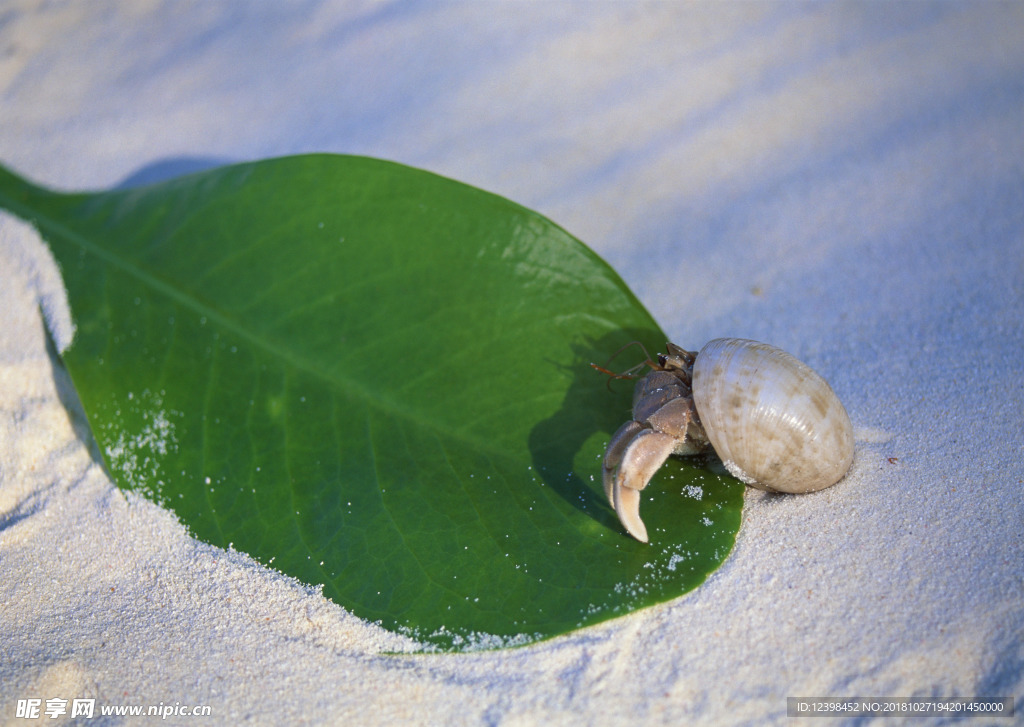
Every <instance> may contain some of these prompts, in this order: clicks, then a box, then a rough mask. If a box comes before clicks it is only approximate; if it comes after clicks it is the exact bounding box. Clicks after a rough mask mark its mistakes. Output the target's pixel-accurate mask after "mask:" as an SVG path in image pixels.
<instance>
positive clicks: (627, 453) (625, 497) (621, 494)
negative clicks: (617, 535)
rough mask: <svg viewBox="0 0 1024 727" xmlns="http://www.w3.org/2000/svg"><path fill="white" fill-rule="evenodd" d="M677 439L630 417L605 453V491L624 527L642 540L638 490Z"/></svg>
mask: <svg viewBox="0 0 1024 727" xmlns="http://www.w3.org/2000/svg"><path fill="white" fill-rule="evenodd" d="M676 444H677V440H676V438H675V437H671V436H669V435H667V434H663V433H661V432H657V431H655V430H653V429H651V428H649V427H645V426H644V425H643V424H640V423H639V422H637V421H629V422H626V423H625V424H623V425H622V426H621V427H619V430H618V431H617V432H615V434H614V435H613V436H612V438H611V441H610V442H609V443H608V449H607V451H606V453H605V456H604V471H603V479H604V493H605V495H606V496H607V497H608V500H609V502H611V503H612V507H613V508H614V509H615V514H616V515H618V516H619V521H620V522H621V523H622V525H623V527H625V528H626V531H627V532H628V533H629V534H630V535H632V536H633V537H634V538H636V539H637V540H639V541H640V542H641V543H646V542H647V528H646V527H645V526H644V522H643V520H641V519H640V491H641V490H642V489H644V488H645V487H647V483H648V482H649V481H650V479H651V477H653V476H654V473H655V472H657V471H658V469H659V468H660V467H661V466H662V465H663V464H665V460H666V459H668V456H669V455H670V454H672V450H673V449H674V448H675V446H676Z"/></svg>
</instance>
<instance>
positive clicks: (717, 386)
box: [594, 338, 853, 543]
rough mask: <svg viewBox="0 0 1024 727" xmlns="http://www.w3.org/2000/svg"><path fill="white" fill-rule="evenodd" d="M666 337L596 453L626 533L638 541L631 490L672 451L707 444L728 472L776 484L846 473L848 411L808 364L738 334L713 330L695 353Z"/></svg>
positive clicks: (794, 488)
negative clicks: (629, 411) (622, 417)
mask: <svg viewBox="0 0 1024 727" xmlns="http://www.w3.org/2000/svg"><path fill="white" fill-rule="evenodd" d="M666 345H667V351H668V352H667V353H665V354H659V355H658V357H657V360H651V359H650V357H648V359H647V360H646V361H645V362H644V363H643V364H641V366H648V367H650V369H651V371H650V372H649V373H648V374H647V375H646V376H644V377H643V378H642V379H640V380H639V381H638V382H637V384H636V388H635V389H634V391H633V419H632V420H631V421H628V422H626V423H625V424H623V425H622V426H621V427H620V428H619V430H618V431H617V432H615V434H614V435H612V438H611V440H610V441H609V442H608V449H607V450H606V452H605V456H604V466H603V475H604V491H605V495H607V496H608V500H609V501H610V502H611V504H612V507H613V508H614V509H615V512H616V514H617V515H618V516H619V520H620V521H621V522H622V525H623V526H624V527H625V528H626V531H627V532H629V534H630V535H632V536H633V537H634V538H636V539H637V540H639V541H641V542H644V543H646V542H647V528H646V527H645V526H644V523H643V520H641V519H640V491H641V490H643V489H644V488H645V487H646V486H647V483H648V482H649V481H650V479H651V477H652V476H653V475H654V473H655V472H656V471H657V470H658V469H659V468H660V467H661V466H662V465H663V464H664V463H665V460H666V459H668V457H669V455H672V454H675V455H691V454H698V453H701V452H704V451H707V450H708V449H714V451H715V453H716V454H717V455H718V456H719V457H720V458H721V460H722V463H723V464H724V465H725V467H726V469H728V470H729V472H730V473H732V474H733V475H734V476H735V477H737V478H739V479H740V480H742V481H743V482H745V483H746V484H748V485H752V486H754V487H758V488H761V489H765V490H775V491H778V492H793V493H795V492H813V491H815V490H821V489H823V488H825V487H829V486H831V485H834V484H835V483H836V482H838V481H839V480H840V479H842V477H843V475H845V474H846V471H847V470H848V469H849V468H850V463H851V462H852V461H853V428H852V426H851V424H850V417H849V415H848V414H847V413H846V409H845V408H843V405H842V403H840V401H839V399H838V398H837V397H836V395H835V393H834V392H833V391H832V388H831V387H830V386H829V385H828V383H827V382H826V381H825V380H824V379H823V378H821V376H819V375H818V374H817V373H816V372H815V371H814V370H813V369H811V368H810V367H809V366H807V365H806V364H804V363H802V362H801V361H798V360H797V359H796V358H794V357H793V356H791V355H790V354H788V353H786V352H785V351H783V350H782V349H779V348H776V347H775V346H770V345H768V344H766V343H759V342H757V341H750V340H746V339H742V338H716V339H715V340H713V341H710V342H709V343H708V344H707V345H706V346H704V348H702V349H701V350H700V352H699V353H695V352H692V351H686V350H684V349H682V348H680V347H679V346H677V345H675V344H674V343H669V344H666ZM594 368H596V369H598V370H600V371H603V372H605V373H611V372H609V371H608V370H607V369H605V368H602V367H600V366H595V367H594ZM637 368H639V367H637ZM613 375H614V376H615V377H617V378H633V375H632V374H631V373H630V372H626V373H625V374H613Z"/></svg>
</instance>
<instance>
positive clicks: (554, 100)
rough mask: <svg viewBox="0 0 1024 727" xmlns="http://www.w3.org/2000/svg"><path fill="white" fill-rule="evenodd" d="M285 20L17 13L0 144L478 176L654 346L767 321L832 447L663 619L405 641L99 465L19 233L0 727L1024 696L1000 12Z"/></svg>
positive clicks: (1018, 210)
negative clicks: (117, 711)
mask: <svg viewBox="0 0 1024 727" xmlns="http://www.w3.org/2000/svg"><path fill="white" fill-rule="evenodd" d="M250 5H253V6H255V9H254V10H246V9H245V8H248V7H249V6H250ZM278 6H279V4H278V3H270V2H267V3H251V4H250V3H242V2H239V3H217V2H204V3H197V4H195V5H185V4H184V3H179V2H166V3H165V2H159V1H157V0H153V1H151V2H138V1H137V0H131V1H128V0H125V2H122V3H116V2H92V1H91V0H90V1H89V2H84V1H83V2H72V3H56V4H42V3H38V2H30V1H28V0H13V1H12V0H7V1H6V2H4V3H3V4H2V6H0V160H2V161H3V163H5V164H7V165H9V166H11V167H13V168H14V169H16V170H18V171H20V172H21V173H23V174H26V175H28V176H29V177H30V178H32V179H35V180H37V181H39V182H42V183H45V184H48V185H51V186H55V187H60V188H67V189H73V188H103V187H108V186H112V185H116V184H118V183H120V182H121V181H123V180H125V179H126V178H128V177H130V176H132V175H136V174H138V173H139V172H140V171H142V172H143V176H147V175H148V178H152V177H153V169H151V168H150V169H149V170H148V171H147V170H146V168H147V167H148V166H149V165H152V164H157V163H159V164H160V166H159V168H158V169H157V170H156V172H160V171H163V172H167V171H168V170H169V171H171V172H174V171H189V170H190V169H192V168H194V167H195V165H196V164H197V163H206V164H208V163H211V162H223V161H236V160H245V159H257V158H263V157H267V156H273V155H280V154H290V153H297V152H305V151H334V152H346V153H361V154H370V155H374V156H379V157H384V158H390V159H395V160H398V161H402V162H405V163H408V164H412V165H415V166H421V167H425V168H428V169H431V170H434V171H437V172H440V173H443V174H446V175H448V176H452V177H454V178H456V179H460V180H463V181H466V182H469V183H472V184H476V185H478V186H481V187H484V188H486V189H489V190H492V191H495V192H498V193H500V194H503V195H505V196H508V197H510V198H512V199H515V200H517V201H519V202H521V203H523V204H525V205H527V206H530V207H533V208H535V209H538V210H539V211H541V212H544V213H545V214H547V215H548V216H550V217H551V218H553V219H554V220H556V221H558V222H559V223H561V224H562V225H563V226H565V227H566V228H567V229H569V230H570V231H572V232H573V233H574V234H575V235H577V236H578V237H580V238H581V239H583V240H585V241H586V242H587V243H588V244H590V245H591V246H592V247H593V248H594V249H595V250H597V251H598V252H599V253H600V254H602V255H603V256H605V257H606V259H608V260H609V261H610V262H611V263H612V264H613V265H615V266H616V268H617V269H618V270H619V271H620V272H621V274H622V275H623V276H624V277H625V278H626V280H627V282H628V283H629V284H630V285H631V286H632V287H633V289H634V290H635V291H636V292H637V294H638V295H639V297H640V298H641V299H642V300H643V301H644V302H645V304H646V305H647V306H648V307H649V308H650V309H651V311H652V312H653V313H654V314H655V316H656V317H657V318H658V320H659V321H660V322H661V323H662V325H663V326H664V327H665V329H666V330H667V331H669V332H670V334H671V335H672V336H673V338H674V339H675V340H676V341H677V342H678V343H680V344H683V345H687V346H699V345H701V344H702V343H703V342H704V341H705V340H707V339H709V338H713V337H716V336H720V335H736V336H743V337H751V338H757V339H761V340H765V341H769V342H772V343H774V344H776V345H779V346H782V347H783V348H786V349H787V350H790V351H791V352H792V353H794V354H795V355H797V356H798V357H800V358H802V359H804V360H806V361H807V362H808V363H810V364H811V365H812V366H814V367H815V368H817V369H818V370H819V371H821V372H822V373H823V374H824V375H825V376H826V378H828V379H829V380H830V381H831V383H832V384H833V387H834V388H835V390H836V392H837V393H838V394H839V395H840V397H841V399H842V400H843V401H844V402H845V403H846V405H847V407H848V409H849V411H850V414H851V416H852V418H853V420H854V423H855V426H856V427H857V436H858V444H857V455H856V460H855V463H854V467H853V470H852V472H851V474H850V475H849V476H848V477H847V479H846V480H844V481H843V482H842V483H841V484H840V485H839V486H837V487H835V488H832V489H831V490H827V491H825V492H823V493H820V494H817V495H813V496H806V497H786V498H771V497H767V496H764V495H762V494H759V493H756V492H754V491H750V492H748V495H747V505H746V509H745V512H744V522H743V526H742V529H741V531H740V534H739V538H738V542H737V546H736V549H735V551H734V552H733V554H732V555H731V557H730V558H729V559H728V561H727V562H726V564H725V565H724V566H723V567H722V568H721V569H720V570H719V571H717V572H716V573H715V574H714V575H713V576H712V577H711V578H710V580H709V581H708V582H707V583H706V584H705V585H704V586H702V587H701V588H699V589H698V590H696V591H695V592H693V593H691V594H690V595H688V596H686V597H684V598H680V599H678V600H676V601H674V602H671V603H667V604H664V605H661V606H658V607H655V608H651V609H648V610H645V611H643V612H640V613H636V614H633V615H630V616H627V617H624V618H620V619H617V620H614V621H611V622H608V623H606V624H603V625H600V626H597V627H593V628H590V629H586V630H583V631H580V632H577V633H573V634H569V635H567V636H564V637H561V638H558V639H555V640H552V641H549V642H546V643H542V644H539V645H535V646H532V647H528V648H523V649H518V650H512V651H503V652H487V653H479V654H472V655H457V656H429V657H423V656H408V655H404V656H403V655H399V656H395V655H388V654H386V653H383V652H386V651H390V650H401V649H403V648H405V647H406V646H407V644H405V642H403V641H402V640H401V639H399V638H398V637H395V636H393V635H391V634H388V633H386V632H382V631H380V630H379V629H377V628H375V627H373V626H371V625H368V624H366V623H364V622H362V621H360V620H359V619H357V618H355V617H354V616H352V615H350V614H348V613H346V612H345V611H343V610H342V609H341V608H339V607H337V606H335V605H334V604H332V603H331V602H329V601H327V600H325V599H323V598H322V597H320V596H319V595H318V593H317V592H316V591H315V590H313V589H309V588H305V587H303V586H300V585H299V584H297V583H295V582H294V581H291V580H288V579H286V578H283V577H281V576H280V575H277V574H275V573H273V572H270V571H268V570H266V569H264V568H262V567H260V566H258V565H257V564H255V563H253V562H252V561H251V560H249V559H248V558H247V557H245V556H244V555H242V554H239V553H235V552H224V551H221V550H218V549H215V548H211V547H209V546H206V545H204V544H201V543H198V542H196V541H194V540H192V539H190V538H189V537H188V536H187V535H186V534H185V531H184V529H183V527H181V526H180V525H179V524H178V523H177V521H176V520H175V518H174V517H173V516H172V515H171V514H170V513H168V512H166V511H164V510H161V509H160V508H158V507H157V506H155V505H152V504H149V503H148V502H146V501H143V500H140V499H138V498H136V497H133V496H130V495H129V496H125V495H123V494H121V493H120V492H119V491H118V490H116V489H115V488H114V486H113V485H112V484H111V483H110V481H109V480H108V479H107V478H106V476H105V475H104V474H103V472H102V471H101V470H100V469H99V468H97V467H96V466H95V465H93V464H92V461H91V459H90V456H89V452H88V449H87V447H88V446H89V445H88V444H87V442H89V441H90V440H89V436H88V434H87V428H86V426H85V424H84V422H83V421H82V420H81V419H80V414H78V413H76V412H77V409H76V404H75V403H74V400H73V396H74V395H73V393H72V392H73V389H72V387H71V386H70V384H69V381H68V379H67V377H66V375H65V374H64V373H63V371H62V370H61V369H60V368H59V367H55V365H54V358H53V357H52V354H51V353H50V352H49V351H48V349H47V344H46V339H45V335H44V332H43V330H44V329H43V322H42V321H43V318H42V316H41V314H40V306H42V307H43V308H44V309H45V310H47V311H48V312H49V313H50V314H51V316H52V317H53V320H55V321H56V322H57V323H56V325H57V332H56V334H55V335H57V336H58V337H64V336H66V335H67V333H68V323H67V320H66V319H63V322H61V321H62V319H61V317H60V316H61V311H62V310H63V309H62V301H61V286H60V282H59V276H58V273H57V271H56V269H55V267H54V266H53V264H52V263H51V262H50V261H49V259H48V257H47V255H46V253H45V248H43V247H42V246H41V245H40V244H39V243H38V241H37V240H36V238H35V237H34V235H33V233H32V232H31V231H30V230H28V229H27V228H26V227H25V226H23V225H21V224H20V223H17V222H13V221H12V220H11V218H9V217H6V216H5V217H3V218H2V219H0V723H13V724H24V723H25V721H24V720H18V719H17V718H16V717H15V716H14V715H15V705H16V702H17V700H18V699H24V698H28V697H39V698H43V699H46V698H51V697H59V698H64V699H69V700H70V699H73V698H76V697H95V698H97V703H98V704H107V705H118V704H142V705H149V704H159V703H163V704H167V705H170V704H174V703H181V704H189V705H192V704H202V705H210V707H211V709H212V712H213V717H212V719H211V718H207V719H205V720H201V723H202V724H232V723H237V722H240V721H248V722H250V723H256V724H323V723H337V724H359V725H366V724H392V723H396V722H398V721H399V720H401V721H403V722H408V723H415V724H502V725H519V724H523V725H527V724H641V723H642V724H784V723H788V722H789V720H787V718H786V697H787V696H932V697H957V696H959V697H970V696H975V695H980V696H990V697H992V696H1013V697H1016V699H1017V701H1018V708H1019V707H1020V706H1022V705H1020V702H1021V700H1022V699H1024V575H1022V573H1024V569H1022V561H1024V558H1022V556H1024V447H1022V442H1024V383H1022V373H1024V354H1022V349H1024V323H1022V321H1024V121H1022V120H1024V82H1022V80H1021V79H1024V43H1022V42H1021V39H1022V38H1024V6H1022V5H1020V4H997V3H968V4H955V3H941V4H926V3H913V4H909V3H908V4H891V5H882V4H878V5H871V6H865V5H858V4H853V5H831V4H829V5H778V4H767V3H759V4H724V5H714V6H711V5H682V4H670V3H663V4H655V5H632V4H596V5H590V4H587V5H575V4H528V5H520V4H515V5H512V4H504V3H482V4H480V5H474V4H469V3H466V4H437V5H406V4H403V3H393V4H392V3H366V4H352V3H344V4H342V3H338V4H332V5H324V4H317V3H293V4H289V5H287V6H285V5H284V4H280V8H279V9H278ZM65 313H66V312H65ZM44 706H45V703H44ZM42 721H43V722H45V723H47V724H59V723H61V721H62V720H61V719H48V718H44V719H43V720H42ZM151 721H152V720H150V721H149V722H151ZM94 722H95V723H103V724H118V723H119V722H118V721H117V720H113V719H109V720H107V721H105V722H100V721H99V719H98V718H97V719H95V720H93V721H89V720H83V721H82V722H81V723H82V724H92V723H94ZM149 722H146V723H149ZM166 723H168V724H172V723H177V724H196V723H197V721H196V719H195V718H193V719H189V718H182V717H179V718H177V719H168V720H166ZM924 723H926V722H914V724H924ZM969 723H978V724H981V723H982V722H980V721H971V722H969ZM1004 723H1005V724H1008V723H1009V721H1008V720H1002V721H1001V722H998V724H1004ZM828 724H842V721H841V720H839V721H828Z"/></svg>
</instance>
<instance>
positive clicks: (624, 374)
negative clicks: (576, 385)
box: [590, 341, 661, 389]
mask: <svg viewBox="0 0 1024 727" xmlns="http://www.w3.org/2000/svg"><path fill="white" fill-rule="evenodd" d="M630 346H639V347H640V350H641V351H643V352H644V360H643V361H641V362H640V363H638V364H636V365H635V366H630V367H629V368H628V369H626V370H625V371H618V372H616V371H612V370H611V369H610V368H608V367H609V366H610V365H611V363H612V361H614V360H615V358H616V357H617V356H618V355H619V354H620V353H622V352H623V351H625V350H626V349H627V348H629V347H630ZM644 366H650V367H651V368H652V369H656V368H661V366H659V364H657V363H655V361H654V360H653V359H652V358H651V354H649V353H648V352H647V349H646V348H644V344H642V343H640V341H630V342H629V343H627V344H626V345H625V346H622V347H621V348H620V349H619V350H618V351H616V352H615V353H613V354H612V355H611V356H609V357H608V360H607V361H605V363H604V366H598V365H597V364H596V363H592V364H590V368H592V369H594V370H595V371H598V372H600V373H602V374H604V375H605V376H607V377H608V381H607V383H606V385H607V387H608V388H609V389H611V386H612V381H616V380H618V379H635V378H636V377H637V373H636V372H637V371H639V370H640V369H642V368H643V367H644Z"/></svg>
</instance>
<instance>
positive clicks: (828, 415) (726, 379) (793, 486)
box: [693, 338, 853, 492]
mask: <svg viewBox="0 0 1024 727" xmlns="http://www.w3.org/2000/svg"><path fill="white" fill-rule="evenodd" d="M693 400H694V405H695V406H696V409H697V414H698V416H699V417H700V421H701V424H703V426H704V430H705V432H706V434H707V437H708V439H709V440H710V442H711V445H712V446H713V447H714V449H715V452H716V453H717V454H718V456H719V457H720V458H721V459H722V462H723V463H724V464H725V466H726V468H727V469H728V470H729V472H731V473H732V474H733V475H734V476H735V477H737V478H739V479H740V480H742V481H743V482H745V483H747V484H748V485H753V486H754V487H759V488H761V489H766V490H776V491H779V492H812V491H814V490H820V489H823V488H825V487H829V486H830V485H833V484H835V483H836V482H838V481H839V480H840V479H841V478H842V477H843V475H845V474H846V471H847V470H848V469H849V468H850V464H851V462H852V461H853V427H852V425H851V424H850V417H849V415H848V414H847V413H846V409H845V408H844V407H843V405H842V403H841V402H840V401H839V399H838V397H836V395H835V393H834V392H833V391H832V387H830V386H829V385H828V383H827V382H826V381H825V380H824V379H823V378H821V376H819V375H818V374H817V373H816V372H815V371H814V370H813V369H811V368H810V367H809V366H807V365H806V364H804V363H802V362H801V361H798V360H797V359H796V358H794V357H793V356H791V355H790V354H788V353H786V352H785V351H783V350H782V349H779V348H776V347H775V346H770V345H768V344H766V343H759V342H757V341H748V340H745V339H741V338H716V339H715V340H713V341H710V342H708V344H707V345H706V346H704V348H702V349H701V350H700V353H699V354H698V355H697V360H696V361H695V362H694V365H693Z"/></svg>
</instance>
